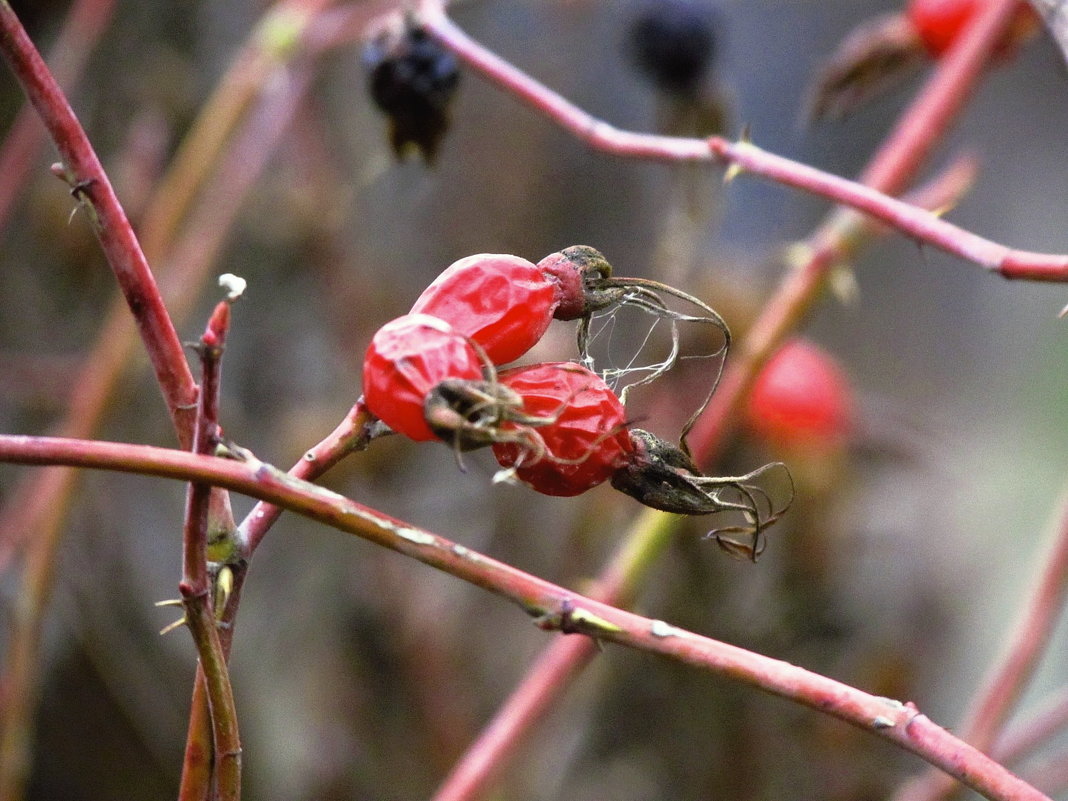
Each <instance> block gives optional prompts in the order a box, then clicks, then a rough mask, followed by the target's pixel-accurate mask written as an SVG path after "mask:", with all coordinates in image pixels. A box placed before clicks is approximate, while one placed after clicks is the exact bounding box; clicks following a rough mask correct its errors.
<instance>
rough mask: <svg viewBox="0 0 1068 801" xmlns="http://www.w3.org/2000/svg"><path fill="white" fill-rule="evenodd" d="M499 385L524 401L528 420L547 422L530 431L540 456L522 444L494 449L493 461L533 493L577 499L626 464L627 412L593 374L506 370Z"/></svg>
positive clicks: (568, 368)
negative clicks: (540, 446)
mask: <svg viewBox="0 0 1068 801" xmlns="http://www.w3.org/2000/svg"><path fill="white" fill-rule="evenodd" d="M499 380H500V382H501V384H502V385H503V386H505V387H507V388H508V389H510V390H512V391H513V392H515V393H516V394H517V395H518V396H519V397H520V398H522V400H523V411H524V413H525V414H526V415H529V416H531V417H533V418H540V419H543V420H545V421H547V422H545V423H544V424H543V425H538V426H536V427H532V430H533V431H534V432H535V433H536V434H537V436H538V437H539V438H540V442H541V443H542V444H543V445H544V448H543V449H542V452H540V453H539V452H536V451H534V450H532V449H531V448H530V447H529V446H527V445H524V444H522V443H516V442H498V443H495V444H494V445H493V453H494V455H495V456H496V457H497V461H498V462H500V464H501V465H502V466H504V467H509V468H514V470H515V474H516V476H518V477H519V478H520V479H521V480H522V481H523V482H524V483H526V484H528V485H529V486H530V487H532V488H533V489H535V490H537V491H538V492H541V493H544V494H545V495H558V496H570V495H579V494H581V493H583V492H585V491H586V490H588V489H590V488H591V487H594V486H596V485H598V484H600V483H602V482H604V481H607V480H608V479H609V478H611V477H612V474H613V473H615V472H616V470H618V469H619V468H620V467H621V466H622V465H623V464H624V462H625V461H626V456H627V453H628V452H629V451H630V449H631V443H630V437H629V435H628V433H627V430H626V422H627V419H626V412H625V411H624V409H623V404H622V403H620V401H619V398H617V397H616V395H615V393H614V392H613V391H612V390H611V388H609V387H608V385H607V384H605V383H604V381H603V380H602V379H601V378H600V377H599V376H598V375H596V374H595V373H592V372H590V371H589V370H587V369H586V368H585V367H582V366H581V365H578V364H574V363H571V362H552V363H548V364H536V365H531V366H529V367H517V368H513V369H511V370H505V371H503V372H502V373H501V374H500V376H499ZM505 428H506V429H507V428H508V426H507V425H506V426H505Z"/></svg>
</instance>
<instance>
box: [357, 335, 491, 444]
mask: <svg viewBox="0 0 1068 801" xmlns="http://www.w3.org/2000/svg"><path fill="white" fill-rule="evenodd" d="M448 378H461V379H470V380H480V379H481V378H482V361H481V360H480V358H479V355H478V353H477V352H476V351H475V348H474V347H473V346H472V345H471V343H470V342H469V341H468V340H467V339H466V338H465V337H464V336H463V335H462V334H461V333H459V332H458V331H456V330H455V329H454V328H453V327H452V326H450V325H449V324H448V323H446V322H444V321H443V320H439V319H438V318H436V317H431V316H430V315H427V314H407V315H405V316H403V317H398V318H397V319H396V320H393V321H391V322H388V323H386V324H385V325H384V326H382V327H381V328H380V329H378V332H377V333H376V334H375V335H374V338H373V339H372V340H371V344H370V346H369V347H368V348H367V354H366V355H365V356H364V361H363V396H364V402H365V403H366V404H367V408H368V409H369V410H370V411H371V413H372V414H374V415H375V416H376V417H378V418H379V419H380V420H381V421H382V422H384V423H385V424H386V425H388V426H389V427H390V428H392V429H393V430H394V431H396V432H397V433H399V434H404V435H405V436H406V437H410V438H411V439H414V440H417V441H420V442H422V441H426V440H433V439H437V437H436V436H435V435H434V432H432V431H431V430H430V427H429V426H427V423H426V420H425V418H424V412H423V404H424V401H425V399H426V397H427V395H428V393H429V392H430V390H431V389H433V388H434V387H435V386H436V385H437V384H439V383H441V382H442V381H444V380H445V379H448Z"/></svg>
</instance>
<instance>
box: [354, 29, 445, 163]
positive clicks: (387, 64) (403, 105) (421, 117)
mask: <svg viewBox="0 0 1068 801" xmlns="http://www.w3.org/2000/svg"><path fill="white" fill-rule="evenodd" d="M367 58H368V61H369V63H370V64H371V75H370V79H369V89H370V92H371V99H372V100H373V101H374V102H375V105H376V106H378V107H379V108H380V109H381V110H382V111H383V112H384V113H385V114H386V116H387V117H388V118H389V139H390V144H391V145H392V147H393V152H394V153H396V155H397V158H404V157H405V156H406V155H407V153H408V152H409V150H410V149H411V148H412V147H415V148H416V149H418V151H419V153H420V154H421V155H422V157H423V159H424V161H426V162H427V163H431V162H432V161H433V160H434V157H435V156H436V155H437V152H438V149H439V147H440V145H441V140H442V138H443V137H444V136H445V133H446V131H447V130H448V127H449V106H450V104H451V102H452V99H453V97H454V96H455V94H456V88H457V86H458V85H459V82H460V71H459V67H458V65H457V62H456V59H455V58H454V57H453V55H452V54H451V53H450V52H448V51H447V50H445V49H444V48H443V47H442V46H441V45H440V44H438V43H437V42H436V41H434V40H433V39H431V38H430V37H428V36H427V35H426V32H425V31H423V30H422V29H421V28H409V29H407V30H406V31H405V33H404V35H403V36H402V37H401V38H399V39H397V40H395V41H391V42H389V43H388V44H383V43H381V42H378V43H375V44H373V45H372V46H371V47H370V49H369V51H368V56H367Z"/></svg>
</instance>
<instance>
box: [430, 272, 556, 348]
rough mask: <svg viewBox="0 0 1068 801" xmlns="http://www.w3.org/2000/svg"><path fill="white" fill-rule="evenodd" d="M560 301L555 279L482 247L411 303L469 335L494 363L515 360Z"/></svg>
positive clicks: (541, 330)
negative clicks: (480, 252) (485, 250)
mask: <svg viewBox="0 0 1068 801" xmlns="http://www.w3.org/2000/svg"><path fill="white" fill-rule="evenodd" d="M559 304H560V290H559V283H558V282H557V281H556V280H555V279H554V278H552V277H551V276H549V275H547V274H546V273H544V272H543V271H541V270H539V269H538V268H537V267H536V266H535V265H534V264H532V263H530V262H529V261H527V260H526V259H521V258H519V257H518V256H508V255H504V254H496V253H482V254H479V255H476V256H468V257H467V258H465V259H460V260H459V261H457V262H454V263H453V264H452V265H450V266H449V267H448V268H447V269H446V270H445V271H444V272H442V273H441V275H439V276H438V277H437V278H436V279H434V282H433V283H432V284H431V285H430V286H428V287H427V288H426V289H425V290H424V291H423V294H422V295H420V296H419V299H418V300H416V301H415V305H414V306H412V313H413V314H414V313H421V314H431V315H433V316H435V317H439V318H441V319H442V320H446V321H447V322H448V323H449V324H450V325H452V326H453V328H455V329H456V330H457V331H459V332H460V333H461V334H465V335H466V336H469V337H471V339H473V340H475V342H477V343H478V344H479V345H481V346H482V349H483V350H484V351H485V352H486V356H487V358H489V360H490V361H491V362H493V363H494V364H507V363H508V362H512V361H515V360H516V359H518V358H519V357H520V356H522V355H523V354H524V353H526V352H527V351H528V350H530V349H531V348H532V347H534V345H536V344H537V342H538V340H539V339H541V337H542V335H543V334H544V333H545V329H546V328H548V327H549V323H550V322H551V321H552V318H553V313H554V312H555V311H556V307H557V306H558V305H559Z"/></svg>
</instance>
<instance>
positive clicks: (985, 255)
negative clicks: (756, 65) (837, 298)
mask: <svg viewBox="0 0 1068 801" xmlns="http://www.w3.org/2000/svg"><path fill="white" fill-rule="evenodd" d="M1010 5H1011V4H1008V3H992V4H990V6H989V8H990V9H992V10H991V11H990V12H989V13H988V14H986V15H984V16H983V18H982V19H979V20H977V21H976V24H975V29H976V37H975V38H974V39H972V40H971V41H972V42H974V43H975V44H974V54H973V52H972V49H971V48H970V49H969V50H961V51H960V55H959V60H960V62H961V67H964V66H969V67H970V68H971V70H972V72H973V73H974V74H978V72H979V71H980V70H981V69H982V67H983V65H984V64H985V61H986V58H985V55H986V53H988V52H989V47H987V45H986V44H985V42H986V39H985V38H983V39H980V38H979V35H980V34H985V29H983V28H981V27H980V25H982V26H986V29H989V30H990V31H992V32H993V31H1000V30H1004V27H1005V25H1007V23H1008V21H1009V19H1010V17H1011V13H1010V12H1011V11H1012V10H1013V9H1011V8H1009V6H1010ZM433 6H434V4H430V5H429V6H428V8H427V10H426V11H424V13H423V19H422V22H423V25H424V26H425V28H426V30H427V32H428V33H429V34H430V35H431V36H433V37H434V38H436V39H437V40H438V41H440V42H441V43H442V44H443V45H445V46H446V47H448V48H449V49H450V50H452V51H453V52H454V53H455V54H456V55H457V56H458V57H459V58H460V59H462V60H463V61H464V62H465V63H466V64H467V65H468V66H470V67H472V68H474V69H475V70H476V71H477V72H479V74H481V75H482V76H483V77H485V78H486V79H487V80H489V81H491V82H493V83H494V84H496V85H497V86H498V87H500V88H501V89H503V90H504V91H506V92H507V93H509V94H510V95H512V96H513V97H515V98H517V99H519V100H521V101H523V102H524V103H526V104H527V105H529V106H532V107H533V108H534V109H535V110H537V111H538V112H539V113H541V114H543V115H544V116H546V117H548V118H549V119H550V120H552V121H553V122H555V123H556V124H557V125H559V126H561V127H562V128H564V129H565V130H567V131H568V132H569V133H571V134H572V135H574V136H575V137H576V138H578V139H579V140H581V141H582V142H584V143H586V144H587V145H589V146H590V147H592V148H594V149H595V150H598V151H600V152H603V153H609V154H612V155H616V156H622V157H626V158H633V159H650V160H655V161H667V162H679V161H690V162H702V161H704V162H718V163H721V164H725V165H730V166H732V167H733V168H736V169H740V170H742V171H744V172H748V173H751V174H753V175H759V176H761V177H764V178H769V179H771V180H774V181H776V182H778V183H782V184H785V185H787V186H793V187H795V188H798V189H802V190H804V191H807V192H811V193H813V194H816V195H820V196H822V197H825V198H828V199H829V200H833V201H835V202H836V203H840V204H843V205H847V206H851V207H853V208H855V209H857V210H859V211H862V212H864V213H865V214H868V215H870V216H871V217H873V218H874V219H877V220H879V221H880V222H883V223H885V224H887V225H890V226H892V227H893V228H895V229H897V230H899V231H901V232H902V233H904V234H907V235H909V236H912V237H915V238H916V239H918V240H920V241H922V242H926V243H928V244H931V245H933V246H935V247H937V248H940V249H942V250H945V251H946V252H948V253H952V254H953V255H956V256H959V257H960V258H963V259H967V260H969V261H973V262H975V263H977V264H979V265H981V266H983V267H986V268H987V269H988V270H991V271H992V272H997V273H999V274H1001V275H1003V276H1004V277H1006V278H1025V279H1029V280H1032V281H1068V255H1064V254H1049V253H1033V252H1029V251H1021V250H1014V249H1012V248H1009V247H1006V246H1005V245H1001V244H998V243H996V242H992V241H990V240H989V239H985V238H983V237H981V236H978V235H976V234H974V233H971V232H970V231H966V230H965V229H963V228H961V227H959V226H957V225H953V224H952V223H950V222H948V221H946V220H943V219H941V218H940V217H938V216H937V215H935V214H931V213H930V212H928V211H925V210H923V209H919V208H916V207H915V206H911V205H909V204H908V203H904V202H903V201H900V200H897V199H896V198H894V197H891V194H896V193H897V192H899V191H900V189H901V188H902V186H901V185H897V186H895V185H894V184H897V183H898V181H896V180H893V179H892V173H894V172H898V171H899V170H898V168H897V167H896V166H895V167H894V168H893V169H885V170H884V169H883V168H882V167H881V166H879V165H873V167H872V168H871V169H870V171H869V175H868V176H866V177H867V180H866V181H861V182H857V181H850V180H848V179H846V178H841V177H839V176H836V175H832V174H830V173H827V172H824V171H822V170H818V169H816V168H814V167H810V166H808V165H807V164H803V163H801V162H798V161H793V160H791V159H787V158H784V157H782V156H776V155H774V154H772V153H769V152H767V151H765V150H761V149H760V148H758V147H756V146H755V145H754V144H752V143H751V142H748V141H744V140H743V141H738V142H731V141H729V140H727V139H724V138H722V137H719V136H713V137H710V138H708V139H692V138H684V137H674V136H663V135H659V134H645V133H637V132H634V131H624V130H621V129H619V128H616V127H614V126H612V125H610V124H609V123H607V122H605V121H604V120H600V119H597V118H596V117H594V116H592V115H591V114H589V113H588V112H586V111H584V110H583V109H581V108H579V107H578V106H576V105H575V104H573V103H572V102H570V101H569V100H567V99H566V98H564V97H563V96H562V95H560V94H558V93H557V92H554V91H553V90H551V89H549V88H548V87H546V86H544V85H543V84H541V83H539V82H538V81H536V80H534V79H533V78H531V77H530V76H529V75H527V74H526V73H524V72H522V71H521V70H519V69H517V68H516V67H515V66H513V65H512V64H509V63H508V62H507V61H505V60H504V59H502V58H501V57H500V56H498V55H497V54H495V53H493V52H492V51H491V50H489V49H488V48H486V47H484V46H482V45H481V44H479V43H478V42H476V41H475V40H474V39H472V38H471V37H469V36H468V35H467V34H466V33H464V32H463V31H462V30H461V29H460V28H459V27H457V26H456V24H455V23H453V22H452V21H451V20H450V19H449V18H448V17H447V16H445V13H444V11H443V10H441V9H440V8H435V7H433ZM992 41H993V40H992ZM980 55H981V56H982V57H981V58H977V57H976V56H980ZM950 61H951V60H950V59H949V58H947V59H946V68H945V69H944V70H943V71H942V72H941V73H940V74H941V75H950V76H951V77H952V78H954V80H955V82H956V83H957V84H959V85H960V86H965V87H966V86H967V85H969V82H970V81H973V80H974V77H973V76H968V75H967V74H966V71H965V70H964V69H961V68H956V69H955V70H953V71H951V70H950V67H949V65H950ZM962 78H963V79H964V80H961V79H962ZM940 91H943V90H941V89H940ZM967 96H968V93H967V92H966V91H963V92H959V93H958V94H957V96H956V104H955V105H957V104H960V103H963V102H964V100H965V99H966V98H967ZM935 130H941V128H940V127H937V128H935ZM912 131H915V133H912ZM909 133H910V135H918V136H922V137H924V138H925V140H926V141H927V142H928V143H930V142H931V141H934V138H932V137H931V136H930V133H929V131H927V130H924V129H922V128H919V127H916V128H912V129H910V132H909ZM899 152H904V151H899ZM911 153H912V155H910V157H909V159H910V161H916V160H917V159H916V155H917V154H918V155H921V156H922V155H923V154H924V153H925V151H922V150H919V149H917V150H916V151H911ZM912 171H914V167H913V168H912V169H910V170H905V171H901V172H908V174H911V172H912ZM893 177H896V176H893ZM880 184H883V185H885V186H886V187H887V188H886V189H882V188H880Z"/></svg>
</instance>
